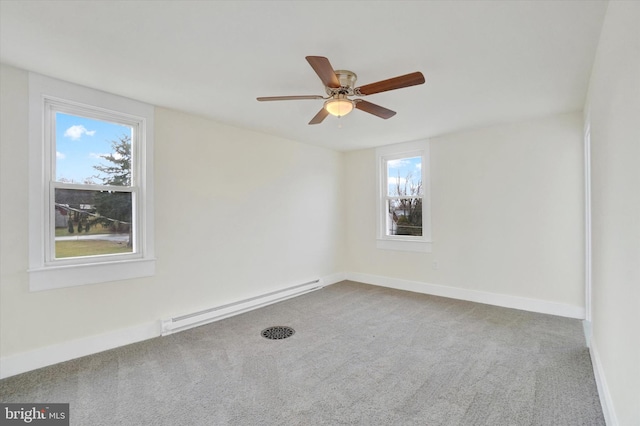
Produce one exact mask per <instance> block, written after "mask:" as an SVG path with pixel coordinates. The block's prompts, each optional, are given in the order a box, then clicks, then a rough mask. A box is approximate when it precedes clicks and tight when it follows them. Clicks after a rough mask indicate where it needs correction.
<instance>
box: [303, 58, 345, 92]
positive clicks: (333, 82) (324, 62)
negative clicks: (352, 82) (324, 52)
mask: <svg viewBox="0 0 640 426" xmlns="http://www.w3.org/2000/svg"><path fill="white" fill-rule="evenodd" d="M306 59H307V62H309V65H311V68H313V70H314V71H315V72H316V74H318V77H320V80H321V81H322V84H324V85H325V86H327V87H331V88H332V89H337V88H338V87H340V81H339V80H338V77H336V73H335V71H334V70H333V67H332V66H331V64H330V63H329V60H328V59H327V58H325V57H324V56H307V57H306Z"/></svg>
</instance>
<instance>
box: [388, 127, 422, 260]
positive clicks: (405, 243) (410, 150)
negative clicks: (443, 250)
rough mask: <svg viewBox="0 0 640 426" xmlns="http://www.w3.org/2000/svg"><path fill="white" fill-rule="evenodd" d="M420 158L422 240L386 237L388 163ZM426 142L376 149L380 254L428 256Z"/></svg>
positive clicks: (410, 237) (408, 237)
mask: <svg viewBox="0 0 640 426" xmlns="http://www.w3.org/2000/svg"><path fill="white" fill-rule="evenodd" d="M418 156H420V157H422V168H421V171H422V190H423V194H422V236H419V237H417V236H402V235H387V231H386V225H387V224H386V221H387V212H386V211H387V208H386V197H385V195H384V194H386V187H385V183H386V180H387V177H386V175H385V174H386V168H385V163H386V162H387V161H388V160H394V159H398V158H408V157H418ZM429 163H430V155H429V141H428V140H421V141H415V142H405V143H400V144H395V145H386V146H382V147H378V148H376V181H377V197H376V208H377V214H376V217H377V222H376V225H377V233H376V247H377V248H379V249H383V250H402V251H417V252H427V253H430V252H431V250H432V244H433V241H432V240H431V190H430V188H431V185H430V179H429V177H430V165H429Z"/></svg>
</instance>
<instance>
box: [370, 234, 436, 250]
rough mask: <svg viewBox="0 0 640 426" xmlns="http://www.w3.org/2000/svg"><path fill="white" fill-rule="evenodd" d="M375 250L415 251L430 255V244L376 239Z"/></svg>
mask: <svg viewBox="0 0 640 426" xmlns="http://www.w3.org/2000/svg"><path fill="white" fill-rule="evenodd" d="M376 248H378V249H382V250H398V251H415V252H422V253H431V251H432V242H431V241H415V240H414V241H411V240H399V239H382V238H378V239H377V241H376Z"/></svg>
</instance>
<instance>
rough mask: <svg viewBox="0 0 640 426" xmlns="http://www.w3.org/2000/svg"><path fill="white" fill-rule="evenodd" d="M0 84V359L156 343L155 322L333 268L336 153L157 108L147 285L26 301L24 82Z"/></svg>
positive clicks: (337, 242)
mask: <svg viewBox="0 0 640 426" xmlns="http://www.w3.org/2000/svg"><path fill="white" fill-rule="evenodd" d="M1 73H2V74H1V78H0V89H1V95H2V96H1V101H0V102H1V104H0V120H1V126H0V127H1V134H0V142H1V144H0V148H1V151H0V153H1V155H0V170H1V174H0V177H1V184H0V191H1V192H0V202H1V214H0V234H1V235H2V237H1V239H0V250H1V251H0V266H1V273H0V342H1V344H0V356H2V357H3V358H4V357H10V356H13V355H17V354H22V353H27V352H29V351H32V352H33V351H34V350H41V349H43V348H47V347H50V346H52V345H59V344H61V343H65V342H72V341H75V340H76V339H83V338H87V337H90V336H96V335H100V334H103V333H110V332H116V331H118V330H123V329H125V330H126V329H130V328H136V327H138V329H139V327H140V326H144V327H147V329H149V327H151V329H157V332H158V333H159V325H158V321H159V320H161V319H166V318H170V317H172V316H176V315H181V314H185V313H190V312H193V311H196V310H200V309H204V308H210V307H213V306H217V305H220V304H225V303H229V302H233V301H237V300H242V299H245V298H249V297H253V296H256V295H260V294H264V293H267V292H270V291H274V290H278V289H282V288H285V287H288V286H292V285H296V284H301V283H304V282H307V281H309V280H312V279H316V278H319V277H323V276H326V275H329V274H332V273H334V272H336V271H339V270H341V269H342V265H341V263H340V262H341V256H340V254H341V253H340V249H338V250H336V248H340V247H342V246H343V245H344V244H343V237H342V235H343V232H342V229H341V227H342V222H343V220H342V217H341V212H340V206H341V205H342V197H343V192H342V185H341V184H342V170H343V161H342V155H341V154H339V153H337V152H334V151H330V150H325V149H321V148H317V147H311V146H308V145H304V144H300V143H296V142H293V141H288V140H284V139H280V138H275V137H270V136H266V135H263V134H259V133H254V132H250V131H247V130H242V129H238V128H233V127H229V126H224V125H221V124H217V123H214V122H212V121H209V120H206V119H203V118H198V117H195V116H192V115H189V114H184V113H179V112H175V111H171V110H167V109H162V108H156V115H155V126H156V127H155V135H156V141H155V142H156V145H155V160H156V161H155V176H156V184H155V188H156V191H155V215H156V230H155V231H156V233H155V241H156V255H157V258H158V262H157V268H156V271H157V274H156V276H154V277H150V278H144V279H137V280H128V281H118V282H109V283H104V284H95V285H88V286H82V287H73V288H65V289H58V290H51V291H42V292H36V293H30V292H29V291H28V281H27V215H26V211H27V208H28V203H27V179H28V175H27V169H28V167H27V166H28V161H27V160H28V152H27V146H28V143H27V132H28V122H27V108H28V105H27V99H28V78H27V72H26V71H23V70H18V69H15V68H12V67H9V66H4V65H2V67H1ZM154 324H155V325H157V326H154ZM154 327H155V328H154ZM143 337H144V336H143ZM147 337H148V336H147ZM123 343H126V342H123Z"/></svg>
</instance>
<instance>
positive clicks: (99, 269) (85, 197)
mask: <svg viewBox="0 0 640 426" xmlns="http://www.w3.org/2000/svg"><path fill="white" fill-rule="evenodd" d="M29 91H30V100H29V102H30V124H29V126H30V136H29V137H30V150H29V154H30V171H29V174H30V184H29V189H30V194H29V195H30V198H29V284H30V289H31V290H47V289H52V288H59V287H68V286H75V285H82V284H92V283H98V282H105V281H115V280H121V279H128V278H136V277H142V276H149V275H153V273H154V268H155V265H154V264H155V260H154V258H153V235H152V233H153V202H152V201H153V197H152V183H153V182H152V167H151V164H152V163H151V161H152V152H153V151H152V144H153V107H152V106H150V105H146V104H143V103H140V102H136V101H132V100H130V99H125V98H121V97H118V96H115V95H111V94H107V93H104V92H99V91H96V90H92V89H88V88H85V87H80V86H77V85H73V84H70V83H66V82H61V81H58V80H54V79H50V78H48V77H44V76H40V75H37V74H30V76H29Z"/></svg>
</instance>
